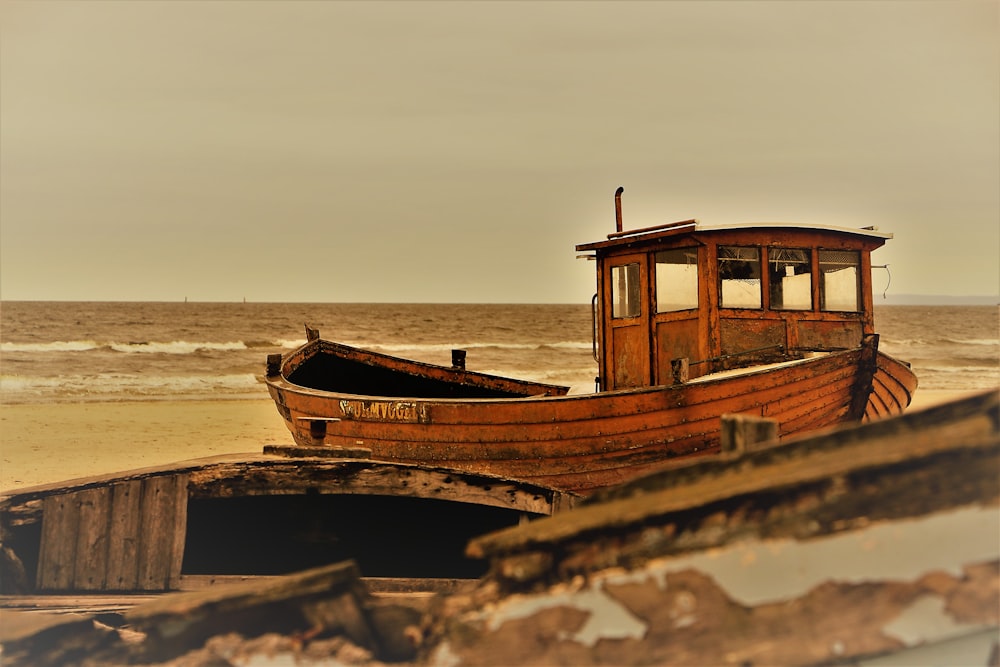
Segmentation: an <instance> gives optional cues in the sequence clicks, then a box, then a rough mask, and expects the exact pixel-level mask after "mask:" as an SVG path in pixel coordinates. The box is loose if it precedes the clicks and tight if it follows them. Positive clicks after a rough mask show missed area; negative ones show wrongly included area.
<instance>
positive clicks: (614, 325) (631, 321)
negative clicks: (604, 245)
mask: <svg viewBox="0 0 1000 667" xmlns="http://www.w3.org/2000/svg"><path fill="white" fill-rule="evenodd" d="M604 272H605V273H604V276H603V277H604V294H603V301H604V304H605V308H604V309H603V313H604V334H605V335H604V343H605V345H604V349H603V350H602V352H603V355H604V359H603V360H602V372H603V374H604V378H605V379H604V381H603V383H602V384H603V386H604V388H605V389H623V388H626V387H644V386H647V385H649V384H650V381H651V378H650V357H649V349H650V348H649V324H648V321H649V268H648V266H647V260H646V256H645V255H622V256H617V257H613V258H611V259H609V260H608V262H607V263H606V264H605V268H604Z"/></svg>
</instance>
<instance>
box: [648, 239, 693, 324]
mask: <svg viewBox="0 0 1000 667" xmlns="http://www.w3.org/2000/svg"><path fill="white" fill-rule="evenodd" d="M697 307H698V249H697V248H677V249H676V250H663V251H661V252H658V253H656V312H658V313H666V312H670V311H674V310H688V309H690V308H697Z"/></svg>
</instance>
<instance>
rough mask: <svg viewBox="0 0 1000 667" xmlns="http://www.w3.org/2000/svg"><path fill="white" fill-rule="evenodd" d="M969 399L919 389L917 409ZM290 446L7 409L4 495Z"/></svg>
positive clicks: (144, 415)
mask: <svg viewBox="0 0 1000 667" xmlns="http://www.w3.org/2000/svg"><path fill="white" fill-rule="evenodd" d="M969 393H972V392H962V391H939V390H920V391H918V392H917V393H916V395H915V396H914V400H913V403H912V404H911V406H910V410H919V409H922V408H926V407H929V406H931V405H935V404H938V403H941V402H944V401H948V400H953V399H955V398H959V397H961V396H963V395H966V394H969ZM291 441H292V440H291V436H290V435H289V433H288V431H287V429H286V428H285V425H284V424H283V423H282V421H281V418H280V417H279V416H278V414H277V411H276V409H275V407H274V403H272V402H271V401H270V399H265V398H262V399H261V400H259V401H256V400H254V401H248V400H229V401H146V402H118V403H78V404H62V405H0V462H2V466H0V490H13V489H19V488H24V487H28V486H34V485H36V484H46V483H50V482H59V481H64V480H68V479H73V478H76V477H85V476H88V475H95V474H102V473H110V472H117V471H123V470H131V469H134V468H144V467H147V466H155V465H164V464H169V463H173V462H176V461H183V460H186V459H193V458H198V457H202V456H214V455H218V454H232V453H241V452H252V453H259V452H260V451H261V449H262V448H263V446H264V445H265V444H271V443H291Z"/></svg>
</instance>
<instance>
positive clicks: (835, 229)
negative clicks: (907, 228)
mask: <svg viewBox="0 0 1000 667" xmlns="http://www.w3.org/2000/svg"><path fill="white" fill-rule="evenodd" d="M754 229H758V230H761V231H764V230H768V229H783V230H801V231H808V232H832V233H835V234H848V235H851V236H861V237H867V238H872V239H879V240H882V241H884V240H885V239H891V238H892V234H891V233H889V232H880V231H879V230H878V228H876V227H861V228H856V227H839V226H836V225H823V224H807V223H799V222H745V223H731V224H724V225H705V224H702V223H701V222H700V221H698V220H682V221H680V222H670V223H666V224H664V225H657V226H655V227H645V228H642V229H634V230H626V231H621V232H615V233H613V234H608V240H606V241H595V242H592V243H582V244H580V245H578V246H576V249H577V250H578V251H581V250H598V249H601V248H610V247H614V246H617V245H625V244H629V243H635V242H636V241H653V240H657V239H661V238H667V237H670V236H679V235H682V234H692V233H712V232H727V231H746V230H754Z"/></svg>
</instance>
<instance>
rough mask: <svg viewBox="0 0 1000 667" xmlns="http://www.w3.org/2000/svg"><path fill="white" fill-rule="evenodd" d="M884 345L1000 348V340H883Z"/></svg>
mask: <svg viewBox="0 0 1000 667" xmlns="http://www.w3.org/2000/svg"><path fill="white" fill-rule="evenodd" d="M881 343H882V344H889V345H898V346H899V347H939V346H941V345H977V346H978V345H985V346H1000V338H901V339H892V338H883V339H882V340H881Z"/></svg>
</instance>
